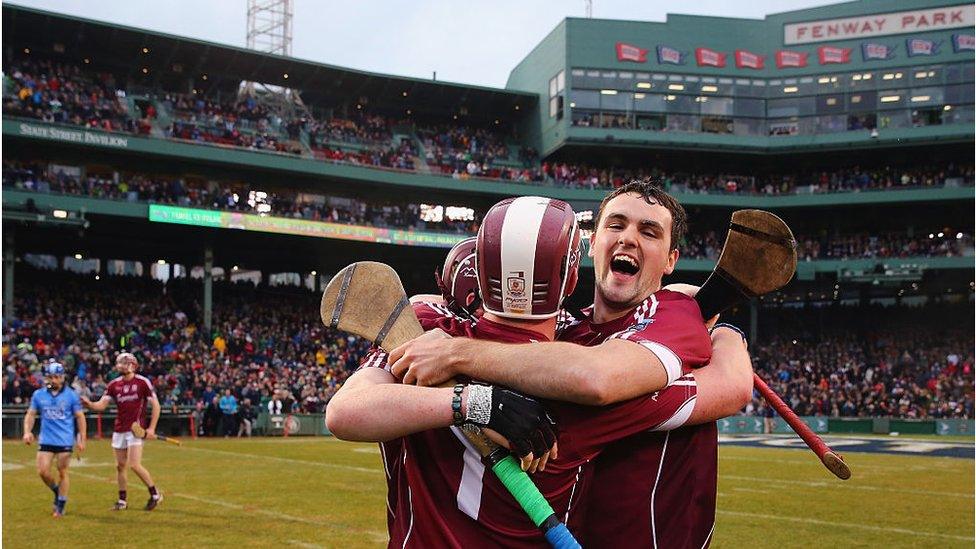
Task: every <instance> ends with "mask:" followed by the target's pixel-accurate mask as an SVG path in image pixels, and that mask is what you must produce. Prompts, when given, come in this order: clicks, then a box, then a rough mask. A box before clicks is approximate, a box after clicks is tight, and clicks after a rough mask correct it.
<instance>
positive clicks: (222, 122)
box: [4, 58, 974, 195]
mask: <svg viewBox="0 0 976 549" xmlns="http://www.w3.org/2000/svg"><path fill="white" fill-rule="evenodd" d="M4 78H5V82H4V91H5V94H4V112H5V113H7V114H11V115H15V116H24V117H29V118H38V119H41V120H45V121H48V122H58V123H65V124H75V125H81V126H86V127H90V128H100V129H105V130H111V131H127V132H132V133H141V134H149V133H150V130H151V128H152V124H153V123H154V121H155V120H156V118H157V114H158V113H156V112H155V111H156V109H155V107H154V106H153V105H152V104H151V102H150V104H148V105H146V106H145V107H140V109H137V111H140V112H134V113H130V112H129V109H128V107H127V104H126V102H124V101H120V100H119V96H123V97H124V95H125V91H124V90H121V89H118V88H117V87H116V84H115V82H114V78H113V76H112V75H111V74H108V73H99V72H96V71H92V70H87V69H86V68H85V67H79V66H71V65H62V64H57V63H53V62H50V61H43V60H34V59H31V58H26V59H22V60H18V61H17V62H16V63H15V64H13V65H12V68H11V70H9V71H7V72H5V76H4ZM158 101H159V102H160V103H161V104H162V105H163V108H165V109H168V110H169V112H170V113H171V114H172V118H173V120H172V123H171V124H170V126H169V127H168V128H165V131H166V134H167V135H168V136H170V137H173V138H179V139H186V140H191V141H197V142H207V143H213V144H220V145H224V146H232V147H242V148H248V149H253V150H266V151H276V152H285V153H292V154H309V155H311V156H313V157H315V158H319V159H322V160H326V161H330V162H340V163H351V164H355V165H361V166H371V167H383V168H395V169H400V170H420V169H422V165H423V164H426V167H424V168H423V169H424V170H425V171H426V170H427V169H430V170H432V171H434V172H435V173H437V172H439V173H441V174H442V175H445V176H451V177H454V178H456V179H469V178H486V179H501V180H505V181H515V182H520V183H528V184H536V185H555V186H564V187H571V188H589V189H613V188H616V187H619V186H620V185H622V184H623V183H625V182H627V181H629V180H631V179H634V178H640V177H645V176H654V177H657V178H659V179H660V180H661V181H662V183H663V184H664V185H665V187H666V188H668V189H670V190H673V191H677V192H692V193H728V194H760V195H777V194H795V193H822V192H841V191H864V190H880V189H897V188H916V187H932V186H943V185H946V184H963V185H972V184H973V179H974V166H973V164H972V163H968V162H964V163H958V164H956V163H948V164H947V163H933V164H932V165H928V166H912V167H911V168H898V167H893V166H883V167H876V166H853V167H848V168H841V169H835V170H830V171H822V170H805V171H803V170H798V171H795V172H788V173H772V174H770V173H766V174H761V175H743V174H741V173H722V172H720V171H712V172H705V173H686V172H682V171H674V172H664V171H660V170H657V169H641V168H603V167H595V166H589V165H586V164H576V163H567V162H559V161H551V162H550V161H547V162H543V163H541V164H540V163H539V158H538V153H537V152H536V151H534V150H532V149H530V148H527V147H524V146H523V147H522V148H521V149H520V150H519V153H518V157H517V158H513V156H514V155H513V154H512V152H511V147H510V146H509V144H508V143H507V142H506V141H507V140H509V139H510V136H508V135H506V134H505V133H504V132H500V131H495V130H493V129H489V128H475V127H468V126H463V125H455V126H452V125H425V124H424V123H414V122H411V121H402V122H401V123H402V124H404V125H405V126H409V127H411V129H412V130H413V131H414V132H415V133H416V136H417V138H418V139H419V141H420V143H421V144H422V146H423V154H422V155H421V154H419V153H420V148H419V147H418V143H415V142H414V141H413V139H412V138H410V137H406V138H403V139H401V140H400V142H399V143H397V142H394V140H393V131H392V128H393V126H394V124H396V123H397V122H396V121H395V120H393V119H391V118H388V117H385V116H381V115H377V114H367V113H366V112H365V111H362V110H355V111H353V114H348V115H331V114H330V116H329V117H325V118H322V119H316V118H315V117H313V116H312V115H311V114H310V113H309V112H308V111H307V110H303V109H293V110H294V111H295V113H296V114H294V115H285V114H279V113H277V112H273V111H272V110H271V109H269V107H268V106H267V104H266V103H265V102H263V101H262V100H260V99H259V98H257V97H256V96H255V95H253V94H243V95H241V96H240V97H235V98H233V99H232V100H218V99H215V98H211V97H206V96H204V95H203V94H200V93H196V94H174V93H164V92H160V94H159V96H158ZM329 112H330V113H331V111H329ZM283 116H284V117H285V118H284V119H283V118H282V117H283ZM303 132H305V133H306V134H307V137H308V147H309V149H308V150H307V151H306V150H305V149H304V148H303V146H302V145H301V139H300V138H301V136H302V133H303Z"/></svg>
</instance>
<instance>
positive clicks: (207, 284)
mask: <svg viewBox="0 0 976 549" xmlns="http://www.w3.org/2000/svg"><path fill="white" fill-rule="evenodd" d="M212 324H213V246H211V245H210V244H207V247H206V248H205V249H204V251H203V329H204V330H205V331H206V333H207V338H208V339H209V338H210V336H211V333H212V331H211V329H212V328H213V326H212Z"/></svg>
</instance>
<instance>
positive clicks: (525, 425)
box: [465, 384, 556, 457]
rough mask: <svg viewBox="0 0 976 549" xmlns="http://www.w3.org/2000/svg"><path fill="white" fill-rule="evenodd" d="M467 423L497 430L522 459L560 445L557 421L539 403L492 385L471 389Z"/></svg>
mask: <svg viewBox="0 0 976 549" xmlns="http://www.w3.org/2000/svg"><path fill="white" fill-rule="evenodd" d="M465 423H470V424H473V425H477V426H479V427H488V428H489V429H492V430H494V431H497V432H498V433H499V434H501V435H502V436H503V437H505V438H507V439H508V441H509V442H510V443H511V444H512V450H513V451H514V452H515V453H516V454H517V455H518V456H519V457H525V456H527V455H528V454H529V453H530V452H531V453H532V454H534V456H535V457H539V456H541V455H542V454H544V453H546V452H547V451H549V449H550V448H552V445H553V444H554V443H555V442H556V422H555V421H553V420H552V418H551V417H550V416H549V413H548V412H547V411H546V409H545V408H544V407H543V406H542V404H541V403H540V402H539V401H537V400H535V399H533V398H530V397H527V396H525V395H522V394H520V393H516V392H515V391H512V390H511V389H504V388H501V387H495V386H492V385H474V384H472V385H469V386H468V406H467V413H466V414H465Z"/></svg>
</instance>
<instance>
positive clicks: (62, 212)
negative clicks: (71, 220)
mask: <svg viewBox="0 0 976 549" xmlns="http://www.w3.org/2000/svg"><path fill="white" fill-rule="evenodd" d="M51 215H53V216H54V217H56V218H58V219H67V218H68V212H66V211H65V210H54V211H53V212H51Z"/></svg>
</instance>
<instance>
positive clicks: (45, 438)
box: [24, 362, 87, 517]
mask: <svg viewBox="0 0 976 549" xmlns="http://www.w3.org/2000/svg"><path fill="white" fill-rule="evenodd" d="M44 383H45V385H46V387H44V388H41V389H38V390H36V391H34V394H33V395H32V396H31V402H30V408H28V409H27V415H26V416H24V443H26V444H27V445H30V444H31V443H33V442H34V432H33V430H34V419H35V418H37V416H40V417H41V436H40V440H39V441H38V442H39V443H40V447H39V448H38V450H37V474H39V475H40V476H41V480H43V481H44V484H45V486H47V487H48V488H50V489H51V491H52V492H54V516H55V517H60V516H63V515H64V507H65V505H66V504H67V503H68V486H69V484H68V465H69V464H70V463H71V452H72V450H73V449H74V446H75V443H76V438H77V444H78V451H79V452H83V451H84V450H85V440H86V439H87V434H86V428H85V427H86V425H85V412H84V411H83V410H82V407H81V400H80V399H79V398H78V394H77V393H75V392H74V391H73V390H71V388H70V387H68V386H66V385H65V384H64V366H62V365H60V364H58V363H56V362H52V363H50V364H48V365H46V366H45V367H44ZM54 458H57V464H58V475H59V479H58V482H55V481H54V475H53V474H52V473H51V463H52V462H53V461H54Z"/></svg>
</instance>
